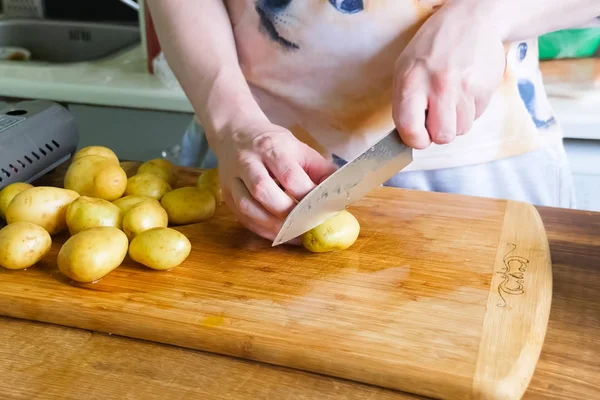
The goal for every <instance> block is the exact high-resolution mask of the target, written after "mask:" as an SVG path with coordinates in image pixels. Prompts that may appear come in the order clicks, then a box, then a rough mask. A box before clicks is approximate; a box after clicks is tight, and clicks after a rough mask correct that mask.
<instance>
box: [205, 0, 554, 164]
mask: <svg viewBox="0 0 600 400" xmlns="http://www.w3.org/2000/svg"><path fill="white" fill-rule="evenodd" d="M225 4H226V6H227V7H228V11H229V15H230V18H231V22H232V26H233V31H234V35H235V40H236V45H237V51H238V56H239V60H240V65H241V68H242V71H243V73H244V75H245V77H246V79H247V81H248V83H249V84H250V87H251V89H252V91H253V93H254V95H255V97H256V99H257V101H258V102H259V104H260V106H261V108H262V109H263V110H264V112H265V113H266V114H267V116H268V117H269V118H270V120H271V122H273V123H275V124H278V125H281V126H284V127H287V128H288V129H290V130H291V131H292V132H293V133H294V135H296V137H298V138H299V139H300V140H302V141H304V142H305V143H307V144H308V145H310V146H311V147H313V148H315V149H316V150H318V151H319V152H321V153H322V154H323V155H324V156H326V157H333V156H334V155H335V156H336V157H339V158H341V159H343V160H351V159H353V158H354V157H356V156H358V155H359V154H361V153H362V152H363V151H365V150H366V149H368V148H369V147H371V146H372V145H373V144H374V143H375V142H377V141H378V140H379V139H380V138H381V137H383V136H384V135H386V134H388V133H389V132H390V131H391V130H392V129H393V128H394V122H393V119H392V81H393V73H394V64H395V61H396V59H397V58H398V56H399V55H400V53H401V51H402V49H403V48H404V47H405V46H406V44H407V43H408V42H409V41H410V39H411V38H412V35H413V34H414V32H415V31H416V27H417V26H418V25H419V24H421V23H422V22H423V21H424V20H425V19H426V18H427V17H428V16H430V15H431V14H432V13H433V12H435V11H434V10H435V8H436V4H435V1H434V0H431V1H415V0H225ZM199 40H201V39H199ZM457 45H459V44H457ZM505 48H506V57H507V68H506V72H505V76H504V82H503V83H502V85H501V87H500V88H499V89H498V90H497V92H496V93H495V95H494V96H493V98H492V100H491V102H490V103H489V105H488V108H487V109H486V111H485V113H484V114H483V115H482V116H481V117H480V119H478V120H477V121H475V123H474V125H473V127H472V129H471V131H470V132H469V133H468V134H466V135H464V136H461V137H458V138H457V139H456V140H455V141H454V142H453V143H451V144H447V145H431V146H430V147H428V148H427V149H425V150H415V151H414V155H413V157H414V159H415V161H414V162H413V164H412V165H411V166H409V167H408V168H407V170H426V169H438V168H450V167H456V166H465V165H470V164H475V163H482V162H489V161H493V160H497V159H501V158H505V157H510V156H514V155H519V154H523V153H526V152H530V151H533V150H535V149H538V148H540V147H543V146H546V145H548V144H551V143H557V142H560V140H562V132H561V130H560V128H559V126H558V124H557V122H556V121H555V119H554V116H553V113H552V110H551V108H550V105H549V102H548V99H547V96H546V93H545V90H544V87H543V83H542V76H541V73H540V70H539V62H538V51H537V40H535V39H534V40H529V41H525V42H519V43H508V44H506V45H505ZM207 57H210V55H207Z"/></svg>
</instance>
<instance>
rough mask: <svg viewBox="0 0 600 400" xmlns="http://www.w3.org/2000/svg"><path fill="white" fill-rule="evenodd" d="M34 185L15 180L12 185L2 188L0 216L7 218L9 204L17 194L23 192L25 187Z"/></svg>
mask: <svg viewBox="0 0 600 400" xmlns="http://www.w3.org/2000/svg"><path fill="white" fill-rule="evenodd" d="M32 187H33V185H30V184H29V183H24V182H15V183H11V184H10V185H8V186H6V187H4V189H2V190H0V217H1V218H5V215H6V209H7V208H8V205H9V204H10V202H11V201H12V199H14V198H15V196H16V195H18V194H19V193H21V192H22V191H23V190H25V189H29V188H32Z"/></svg>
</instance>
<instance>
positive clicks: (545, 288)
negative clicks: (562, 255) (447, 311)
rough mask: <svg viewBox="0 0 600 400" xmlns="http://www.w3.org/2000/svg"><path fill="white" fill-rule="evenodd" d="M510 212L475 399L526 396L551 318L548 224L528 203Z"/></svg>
mask: <svg viewBox="0 0 600 400" xmlns="http://www.w3.org/2000/svg"><path fill="white" fill-rule="evenodd" d="M506 207H507V211H506V214H505V217H504V226H503V228H502V233H501V235H500V243H499V245H498V253H497V255H496V263H495V268H494V275H493V276H492V284H491V285H490V296H489V297H488V301H487V312H486V314H485V318H484V322H483V331H482V334H481V341H480V343H479V355H478V360H477V367H476V371H475V379H474V385H473V391H474V397H475V398H483V399H516V398H520V397H521V396H522V394H523V393H524V392H525V390H526V389H527V385H528V384H529V381H530V379H531V377H532V376H533V372H534V370H533V369H534V367H535V366H536V364H537V361H538V357H539V354H540V352H541V349H542V345H543V343H544V337H545V335H546V328H547V325H548V318H549V316H550V305H551V299H552V263H551V260H550V249H549V245H548V239H547V237H546V233H545V230H544V225H543V222H542V220H541V218H540V216H539V214H538V212H537V210H535V209H534V208H533V207H532V206H530V205H528V204H523V203H517V202H513V201H509V202H508V203H507V206H506ZM499 352H500V353H501V354H502V355H501V356H500V357H499V356H498V353H499Z"/></svg>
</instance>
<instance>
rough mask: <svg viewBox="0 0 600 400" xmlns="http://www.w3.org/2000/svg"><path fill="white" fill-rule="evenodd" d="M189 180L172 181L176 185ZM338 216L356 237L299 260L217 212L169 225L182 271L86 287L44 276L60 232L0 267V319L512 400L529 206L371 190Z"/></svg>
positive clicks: (525, 310)
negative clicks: (46, 246)
mask: <svg viewBox="0 0 600 400" xmlns="http://www.w3.org/2000/svg"><path fill="white" fill-rule="evenodd" d="M124 165H126V166H127V168H128V169H129V170H130V171H131V170H132V169H131V168H132V165H133V164H124ZM196 174H197V172H194V171H191V172H190V171H188V170H183V171H182V174H181V176H180V178H181V182H182V184H184V185H185V184H192V183H193V182H194V180H195V176H196ZM350 210H351V212H352V213H353V214H354V215H355V216H356V217H357V218H358V220H359V221H360V223H361V226H362V230H361V233H360V237H359V239H358V240H357V242H356V243H355V244H354V245H353V246H352V247H351V248H350V249H348V250H346V251H342V252H337V253H326V254H311V253H308V252H307V251H305V250H303V249H302V248H297V247H289V246H281V247H276V248H272V247H271V245H270V243H269V242H267V241H264V240H262V239H260V238H258V237H256V236H254V235H253V234H251V233H249V232H248V231H246V230H245V229H244V228H243V227H242V226H241V225H240V224H239V223H238V222H236V220H235V219H234V218H233V217H232V215H231V214H230V213H229V211H228V209H227V207H226V206H224V205H223V206H220V207H219V209H218V211H217V213H216V215H215V217H214V218H212V219H211V220H209V221H206V222H204V223H201V224H196V225H192V226H185V227H179V228H177V229H179V230H181V231H182V232H184V233H185V234H186V235H188V237H189V238H190V240H191V242H192V244H193V249H192V253H191V254H190V256H189V258H188V260H187V261H186V262H185V263H184V264H183V265H181V266H179V267H177V268H176V269H173V270H172V271H168V272H164V271H163V272H159V271H152V270H149V269H147V268H144V267H142V266H139V265H136V264H135V263H133V262H132V261H131V260H129V259H126V260H125V262H124V264H123V265H122V266H121V267H119V268H118V269H117V270H115V271H113V272H112V273H111V274H110V275H108V276H107V277H105V278H104V279H102V280H100V281H99V282H97V283H94V284H78V283H75V282H72V281H69V280H68V279H66V278H65V277H64V276H63V275H61V274H60V272H58V269H57V266H56V255H57V253H58V251H59V249H60V246H61V244H62V243H64V240H66V236H60V237H56V238H55V242H54V244H53V248H52V251H51V253H50V254H49V255H48V256H47V257H46V258H45V259H44V260H43V261H42V262H40V263H39V264H38V265H36V266H34V267H31V268H29V269H28V270H25V271H17V272H14V271H7V270H2V271H0V313H1V314H2V315H6V316H11V317H17V318H25V319H29V320H36V321H44V322H49V323H55V324H61V325H67V326H72V327H78V328H83V329H90V330H96V331H102V332H108V333H113V334H119V335H124V336H129V337H134V338H140V339H146V340H151V341H157V342H162V343H169V344H173V345H177V346H183V347H189V348H194V349H200V350H206V351H210V352H215V353H221V354H227V355H233V356H238V357H242V358H247V359H253V360H258V361H263V362H267V363H272V364H278V365H283V366H288V367H293V368H298V369H302V370H307V371H313V372H318V373H323V374H328V375H333V376H336V377H341V378H347V379H351V380H356V381H361V382H365V383H369V384H374V385H379V386H384V387H388V388H393V389H399V390H403V391H408V392H412V393H417V394H420V395H424V396H431V397H437V398H453V399H479V398H485V399H517V398H519V397H520V396H521V395H522V393H523V392H524V391H525V389H526V387H527V385H528V383H529V381H530V378H531V376H532V374H533V371H534V369H535V365H536V362H537V359H538V355H539V353H540V351H541V347H542V344H543V340H544V336H545V332H546V326H547V322H548V317H549V311H550V304H551V297H552V270H551V262H550V253H549V249H548V242H547V239H546V234H545V230H544V227H543V225H542V222H541V219H540V218H539V215H538V214H537V211H536V210H535V208H533V207H532V206H530V205H527V204H522V203H517V202H512V201H509V202H506V201H498V200H490V199H481V198H472V197H463V196H456V195H448V194H436V193H422V192H417V191H410V190H401V189H392V188H381V189H378V190H376V191H374V192H373V193H372V194H371V195H369V196H368V197H366V198H364V199H363V200H361V201H360V202H358V203H357V204H356V205H355V206H353V207H351V209H350ZM198 373H201V371H198Z"/></svg>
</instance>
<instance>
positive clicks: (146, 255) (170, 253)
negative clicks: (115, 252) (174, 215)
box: [129, 228, 192, 271]
mask: <svg viewBox="0 0 600 400" xmlns="http://www.w3.org/2000/svg"><path fill="white" fill-rule="evenodd" d="M191 249H192V244H191V243H190V240H189V239H188V238H187V237H186V236H185V235H184V234H183V233H181V232H179V231H177V230H175V229H172V228H152V229H148V230H146V231H144V232H141V233H140V234H138V235H137V236H136V237H135V238H134V239H133V240H132V241H131V244H130V245H129V257H130V258H131V259H132V260H133V261H135V262H137V263H140V264H142V265H145V266H146V267H149V268H152V269H155V270H163V271H164V270H169V269H173V268H175V267H177V266H179V265H181V263H183V262H184V261H185V260H186V259H187V257H188V256H189V254H190V251H191Z"/></svg>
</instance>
